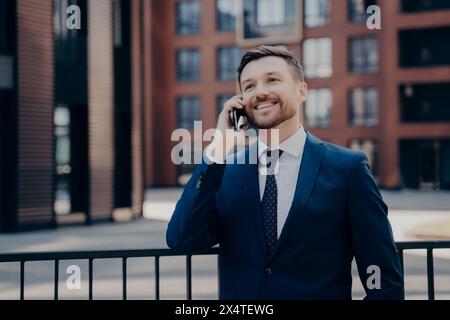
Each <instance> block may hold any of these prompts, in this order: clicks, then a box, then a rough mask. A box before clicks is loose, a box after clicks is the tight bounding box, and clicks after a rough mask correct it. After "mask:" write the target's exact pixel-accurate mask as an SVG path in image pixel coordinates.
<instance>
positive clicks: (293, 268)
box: [167, 46, 404, 299]
mask: <svg viewBox="0 0 450 320" xmlns="http://www.w3.org/2000/svg"><path fill="white" fill-rule="evenodd" d="M238 82H239V86H240V89H241V92H242V95H238V96H235V97H233V98H232V99H230V100H228V101H227V102H226V103H225V105H224V108H223V111H222V112H221V113H220V115H219V119H218V124H217V132H218V133H221V134H222V135H220V136H225V137H227V139H228V138H229V137H228V136H229V134H228V135H227V133H226V129H229V128H231V123H230V116H229V113H230V111H231V110H232V108H238V109H244V110H245V112H246V114H247V117H248V121H249V122H250V124H252V125H253V126H254V127H255V128H257V129H258V130H259V131H258V141H257V143H254V144H252V145H251V146H249V147H248V148H247V149H245V151H244V152H240V153H238V155H237V157H245V159H248V158H249V154H251V153H252V152H257V156H258V162H257V164H254V163H248V161H247V162H246V163H245V164H239V161H234V162H232V163H227V159H229V158H227V155H228V153H230V151H231V148H229V147H227V146H226V144H224V143H223V139H219V138H217V139H213V142H212V143H211V145H210V146H209V148H210V149H212V150H215V152H214V153H215V155H214V156H211V157H210V158H212V159H209V160H213V161H214V162H213V163H211V161H206V160H205V159H204V160H203V163H202V164H201V165H199V166H198V167H197V168H196V170H195V172H194V173H193V175H192V177H191V179H190V181H189V182H188V184H187V185H186V187H185V189H184V192H183V194H182V196H181V198H180V200H179V201H178V203H177V206H176V208H175V211H174V213H173V216H172V218H171V220H170V222H169V225H168V229H167V243H168V245H169V247H171V248H173V249H174V250H176V251H178V252H181V253H185V254H195V253H200V252H202V251H205V250H207V249H209V248H211V247H212V246H214V245H216V244H219V245H220V254H219V255H220V274H219V277H220V298H221V299H351V288H352V276H351V261H352V259H353V257H355V259H356V262H357V266H358V271H359V276H360V279H361V282H362V284H363V286H364V289H365V291H366V299H403V298H404V288H403V277H402V271H401V267H400V261H399V257H398V255H397V251H396V248H395V243H394V240H393V236H392V231H391V228H390V224H389V221H388V219H387V207H386V205H385V203H384V202H383V200H382V198H381V195H380V193H379V191H378V189H377V186H376V184H375V182H374V180H373V178H372V175H371V173H370V169H369V166H368V163H367V158H366V156H365V155H364V154H363V153H361V152H357V151H352V150H349V149H346V148H342V147H339V146H336V145H333V144H330V143H326V142H323V141H321V140H319V139H317V138H316V137H314V136H313V135H311V134H310V133H309V132H306V131H305V130H304V129H303V127H302V126H301V124H300V123H299V119H300V117H299V113H300V107H301V105H302V103H303V102H304V101H305V100H306V99H307V91H308V87H307V84H306V83H305V82H304V80H303V71H302V68H301V66H300V65H299V63H298V61H297V59H296V58H295V56H294V55H293V54H292V53H290V52H289V51H287V50H284V49H280V48H278V47H269V46H262V47H258V48H256V49H254V50H251V51H248V52H247V53H246V54H245V55H244V56H243V57H242V61H241V64H240V66H239V68H238ZM264 130H265V131H267V132H268V134H265V135H263V134H260V133H261V132H263V131H264ZM272 131H277V133H278V136H279V139H278V141H275V140H276V139H275V140H274V139H270V137H271V134H270V133H271V132H272ZM218 136H219V135H218ZM211 154H212V153H211ZM273 154H278V155H279V156H278V157H273ZM274 159H275V160H274ZM272 160H274V161H276V162H277V166H275V168H277V170H272V172H271V171H270V170H268V171H266V173H265V174H263V172H264V170H261V168H262V167H266V166H267V163H271V162H272ZM208 163H209V164H208ZM270 166H271V167H273V166H272V164H270ZM377 277H378V280H379V283H377Z"/></svg>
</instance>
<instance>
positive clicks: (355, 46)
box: [350, 37, 378, 73]
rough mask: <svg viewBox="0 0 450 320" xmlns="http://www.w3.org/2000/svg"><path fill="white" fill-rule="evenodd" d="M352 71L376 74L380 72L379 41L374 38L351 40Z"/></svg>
mask: <svg viewBox="0 0 450 320" xmlns="http://www.w3.org/2000/svg"><path fill="white" fill-rule="evenodd" d="M350 71H351V72H353V73H376V72H377V71H378V41H377V39H376V38H373V37H365V38H354V39H350Z"/></svg>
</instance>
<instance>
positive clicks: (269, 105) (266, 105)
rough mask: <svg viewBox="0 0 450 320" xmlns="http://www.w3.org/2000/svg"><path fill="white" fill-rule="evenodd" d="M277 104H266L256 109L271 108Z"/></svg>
mask: <svg viewBox="0 0 450 320" xmlns="http://www.w3.org/2000/svg"><path fill="white" fill-rule="evenodd" d="M275 104H276V103H265V104H260V105H258V106H257V107H256V109H262V108H266V107H271V106H273V105H275Z"/></svg>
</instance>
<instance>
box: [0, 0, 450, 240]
mask: <svg viewBox="0 0 450 320" xmlns="http://www.w3.org/2000/svg"><path fill="white" fill-rule="evenodd" d="M72 4H76V5H78V6H79V8H80V9H81V29H80V30H69V29H68V28H67V27H66V20H67V17H68V16H69V15H68V14H67V8H68V7H69V6H70V5H72ZM373 4H376V5H378V6H379V7H380V8H381V30H377V29H374V30H370V29H369V28H367V26H366V20H367V17H368V16H369V15H368V14H366V8H367V7H368V6H370V5H373ZM449 39H450V1H442V0H377V1H376V0H303V1H301V0H170V1H169V0H132V1H131V0H0V231H16V230H25V229H30V228H39V227H55V226H57V225H60V224H64V223H74V222H75V223H91V222H94V221H101V220H122V219H130V218H133V217H139V216H140V215H141V214H142V204H143V191H144V189H145V188H152V187H162V186H165V187H172V186H180V185H183V184H184V183H185V182H186V180H187V178H188V177H189V174H190V173H191V172H192V170H193V168H194V166H192V165H179V166H176V165H174V164H173V163H172V161H171V151H172V148H173V146H174V145H175V144H176V143H177V142H173V141H171V134H172V132H173V130H175V129H177V128H186V129H187V130H189V131H191V132H192V131H193V122H194V121H195V120H202V121H203V130H205V129H208V128H213V127H215V125H216V121H217V115H218V112H219V111H220V109H221V108H222V105H223V103H224V102H225V101H226V100H227V99H228V98H230V97H231V96H233V95H235V94H236V93H237V90H238V87H237V85H236V78H237V73H236V68H237V66H238V64H239V61H240V57H241V55H242V54H243V52H244V51H245V50H246V49H249V48H252V47H254V46H256V45H259V44H270V45H283V46H285V47H286V48H288V49H289V50H291V51H293V52H294V53H295V54H296V55H297V56H298V57H299V59H300V60H301V62H302V64H303V66H304V69H305V75H306V81H307V82H308V84H309V87H310V92H309V100H308V102H307V103H306V105H305V111H304V115H303V121H304V125H305V127H306V128H307V129H308V130H310V131H311V132H312V133H313V134H315V135H317V136H318V137H320V138H322V139H325V140H327V141H330V142H333V143H336V144H340V145H343V146H347V147H350V148H353V149H360V150H363V151H364V152H366V153H367V155H368V157H369V161H370V164H371V167H372V170H373V172H374V175H375V177H376V179H377V181H378V183H379V185H380V186H381V187H383V188H393V189H396V188H414V189H450V102H449V101H450V41H449ZM197 138H199V137H197ZM200 139H201V137H200ZM193 152H194V151H193Z"/></svg>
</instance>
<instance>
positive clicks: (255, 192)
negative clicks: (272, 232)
mask: <svg viewBox="0 0 450 320" xmlns="http://www.w3.org/2000/svg"><path fill="white" fill-rule="evenodd" d="M253 153H254V154H256V157H257V143H255V144H253V145H251V146H250V147H249V148H247V150H246V152H245V157H246V162H245V164H243V165H239V166H240V167H242V171H241V170H239V172H240V175H241V177H240V180H241V183H242V184H243V188H242V190H243V201H244V202H245V204H246V206H247V209H248V213H249V215H250V217H251V219H252V221H253V226H252V227H253V228H254V230H255V231H256V233H257V236H258V243H259V244H260V245H261V249H262V250H263V251H264V253H265V255H267V254H268V249H267V244H266V240H265V236H264V227H263V221H262V216H261V201H260V194H259V173H258V163H257V161H256V163H253V164H251V163H249V161H248V159H250V158H249V154H253ZM254 154H253V156H254Z"/></svg>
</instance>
